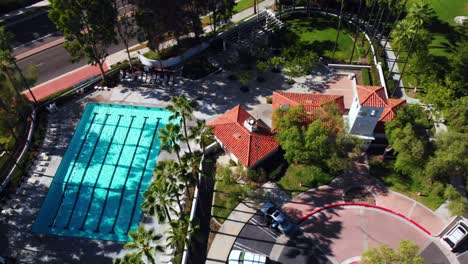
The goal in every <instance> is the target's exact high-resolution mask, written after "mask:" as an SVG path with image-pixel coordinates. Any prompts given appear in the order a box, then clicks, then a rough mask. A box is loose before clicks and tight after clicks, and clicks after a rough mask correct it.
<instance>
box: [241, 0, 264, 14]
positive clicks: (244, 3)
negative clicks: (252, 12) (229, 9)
mask: <svg viewBox="0 0 468 264" xmlns="http://www.w3.org/2000/svg"><path fill="white" fill-rule="evenodd" d="M263 1H264V0H258V1H257V2H258V3H260V2H263ZM253 5H254V0H240V1H239V2H237V3H236V5H235V6H234V9H233V12H234V14H237V13H239V12H242V11H244V10H246V9H247V8H250V7H252V6H253Z"/></svg>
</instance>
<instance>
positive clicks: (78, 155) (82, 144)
mask: <svg viewBox="0 0 468 264" xmlns="http://www.w3.org/2000/svg"><path fill="white" fill-rule="evenodd" d="M93 114H94V116H93V119H91V123H90V124H89V127H88V130H86V134H85V136H84V138H83V141H81V145H80V148H79V150H78V153H77V154H76V157H75V160H74V161H73V165H72V168H71V170H70V174H69V175H68V178H67V180H66V182H65V187H64V189H63V192H62V195H61V198H60V203H59V204H58V206H57V210H56V211H55V214H54V218H52V221H50V222H49V227H52V226H54V225H55V220H56V219H57V214H58V212H59V211H60V207H62V203H63V198H64V197H65V191H66V190H67V187H68V183H69V182H70V178H71V176H72V174H73V171H74V170H75V166H76V162H77V161H78V159H79V158H80V156H81V151H83V146H84V143H85V142H86V140H87V139H88V135H89V131H91V127H92V126H93V124H94V120H95V119H96V116H97V115H98V113H96V112H94V113H93Z"/></svg>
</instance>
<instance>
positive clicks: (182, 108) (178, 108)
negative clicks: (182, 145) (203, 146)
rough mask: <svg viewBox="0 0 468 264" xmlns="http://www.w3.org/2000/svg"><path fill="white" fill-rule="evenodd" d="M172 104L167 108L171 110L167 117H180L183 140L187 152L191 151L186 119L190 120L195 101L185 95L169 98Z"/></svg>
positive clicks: (174, 118)
mask: <svg viewBox="0 0 468 264" xmlns="http://www.w3.org/2000/svg"><path fill="white" fill-rule="evenodd" d="M171 103H172V105H170V106H168V107H167V109H168V110H169V111H171V112H172V115H171V116H170V117H169V120H177V119H179V118H180V119H181V122H182V125H183V128H184V136H185V138H184V139H185V142H186V143H187V148H188V150H189V152H190V153H191V152H192V149H191V148H190V144H189V137H188V133H187V120H192V113H193V110H194V108H195V107H196V102H195V101H194V100H191V99H188V98H187V97H186V96H185V95H182V96H179V97H172V98H171Z"/></svg>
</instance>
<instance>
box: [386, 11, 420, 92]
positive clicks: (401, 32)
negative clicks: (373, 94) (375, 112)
mask: <svg viewBox="0 0 468 264" xmlns="http://www.w3.org/2000/svg"><path fill="white" fill-rule="evenodd" d="M415 31H416V29H415V27H414V25H413V24H412V23H411V22H410V21H408V20H402V21H400V22H399V23H398V24H397V25H396V27H395V29H394V30H393V31H392V39H393V42H394V43H395V44H396V45H398V50H397V53H396V55H395V61H393V63H392V67H390V70H389V71H388V75H387V79H388V78H389V77H390V75H391V74H392V73H393V69H394V68H395V65H397V63H398V61H399V60H400V54H401V52H402V50H404V48H405V47H407V45H409V43H410V41H411V38H412V36H413V34H414V32H415ZM395 90H396V89H395Z"/></svg>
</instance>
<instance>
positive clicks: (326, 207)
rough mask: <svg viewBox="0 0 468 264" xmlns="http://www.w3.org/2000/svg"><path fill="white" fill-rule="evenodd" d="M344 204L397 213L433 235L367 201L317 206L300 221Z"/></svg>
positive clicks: (386, 209)
mask: <svg viewBox="0 0 468 264" xmlns="http://www.w3.org/2000/svg"><path fill="white" fill-rule="evenodd" d="M343 206H363V207H370V208H375V209H379V210H382V211H385V212H388V213H391V214H394V215H397V216H399V217H401V218H403V219H405V220H406V221H408V222H410V223H412V224H413V225H415V226H417V227H418V228H419V229H421V230H422V231H424V232H425V233H426V234H428V235H430V236H431V235H432V234H431V232H430V231H429V230H427V229H426V228H424V227H423V226H422V225H420V224H418V223H416V222H415V221H414V220H412V219H410V218H408V217H406V216H405V215H402V214H400V213H397V212H395V211H393V210H390V209H388V208H385V207H382V206H378V205H373V204H366V203H352V202H349V203H334V204H329V205H326V206H324V207H320V208H317V209H315V210H313V211H312V212H310V213H308V214H306V215H305V216H303V217H302V218H301V219H300V220H299V223H301V222H303V221H304V220H306V219H307V218H309V217H311V216H312V215H314V214H316V213H318V212H321V211H323V210H326V209H330V208H333V207H343Z"/></svg>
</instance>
